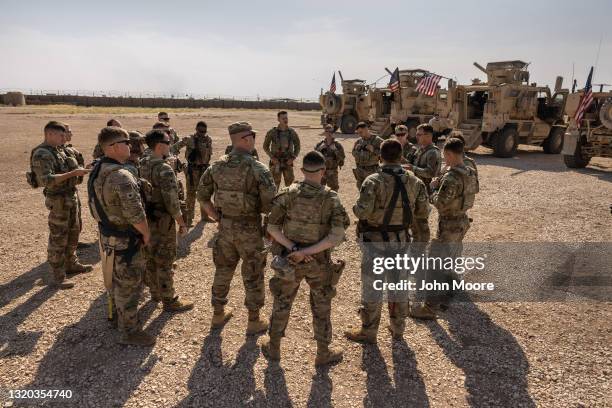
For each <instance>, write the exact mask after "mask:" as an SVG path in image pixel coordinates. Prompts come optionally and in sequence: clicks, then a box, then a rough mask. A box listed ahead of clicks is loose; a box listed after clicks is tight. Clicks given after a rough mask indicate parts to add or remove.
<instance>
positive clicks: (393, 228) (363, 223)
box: [345, 139, 430, 344]
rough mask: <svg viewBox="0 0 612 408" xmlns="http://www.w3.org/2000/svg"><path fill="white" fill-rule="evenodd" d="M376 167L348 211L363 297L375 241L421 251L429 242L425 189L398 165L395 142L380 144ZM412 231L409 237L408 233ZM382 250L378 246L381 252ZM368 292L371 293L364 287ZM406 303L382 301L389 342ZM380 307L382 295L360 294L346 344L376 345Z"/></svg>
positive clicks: (399, 330)
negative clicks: (354, 222)
mask: <svg viewBox="0 0 612 408" xmlns="http://www.w3.org/2000/svg"><path fill="white" fill-rule="evenodd" d="M380 152H381V158H382V167H381V168H380V170H378V171H377V172H376V173H374V174H371V175H369V176H368V177H367V178H366V179H365V181H364V182H363V185H362V186H361V190H360V193H359V199H358V200H357V203H356V204H355V206H354V207H353V212H354V213H355V215H356V216H357V218H359V223H358V227H357V232H358V236H359V238H360V240H361V242H362V243H371V244H367V245H368V246H367V247H366V246H365V244H364V245H362V249H363V250H364V255H363V259H362V263H361V274H362V279H364V281H363V282H362V287H363V288H364V289H363V293H366V292H365V291H366V290H368V289H367V286H369V287H370V288H371V285H368V283H369V282H368V280H369V278H371V274H372V255H371V253H370V252H371V251H373V250H374V249H375V248H374V247H373V245H374V244H375V243H385V244H384V245H389V243H392V244H393V245H396V246H399V248H398V249H401V248H408V244H407V243H410V242H411V240H412V241H413V242H416V243H419V244H417V245H415V246H417V247H421V248H420V249H424V248H423V247H424V245H425V244H426V243H427V242H428V241H429V226H428V224H427V219H428V217H429V211H430V207H429V203H428V201H427V192H426V189H425V185H424V184H423V182H422V181H420V180H419V179H418V178H417V177H415V176H414V175H413V174H412V173H411V172H406V171H405V170H404V169H403V168H402V166H401V164H400V163H401V157H402V146H401V144H400V143H399V142H398V141H397V140H393V139H389V140H385V141H384V142H383V143H382V144H381V149H380ZM409 231H412V239H411V236H410V232H409ZM383 249H384V248H383ZM370 293H371V289H370ZM408 307H409V304H408V299H407V297H405V298H404V299H399V301H395V300H390V301H389V302H388V308H389V318H390V320H391V324H390V325H389V327H388V329H389V331H390V332H391V334H392V336H393V338H394V339H401V338H402V336H403V333H404V328H405V319H406V316H407V314H408ZM381 309H382V293H381V292H376V293H373V294H371V295H370V296H364V295H362V300H361V307H360V309H359V315H360V317H361V328H360V329H354V330H350V331H346V332H345V336H346V337H347V338H348V339H349V340H351V341H357V342H364V343H372V344H373V343H376V335H377V333H378V326H379V324H380V317H381Z"/></svg>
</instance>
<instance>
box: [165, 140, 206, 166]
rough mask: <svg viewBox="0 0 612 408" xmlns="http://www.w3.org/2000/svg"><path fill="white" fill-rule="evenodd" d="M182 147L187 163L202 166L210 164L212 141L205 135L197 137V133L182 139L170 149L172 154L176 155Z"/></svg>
mask: <svg viewBox="0 0 612 408" xmlns="http://www.w3.org/2000/svg"><path fill="white" fill-rule="evenodd" d="M183 147H186V149H185V159H186V160H187V163H191V164H197V165H204V164H208V163H209V162H210V158H211V156H212V139H211V137H210V136H209V135H208V133H207V134H205V135H199V134H197V133H195V134H193V135H191V136H187V137H184V138H183V139H182V140H180V141H179V142H178V143H176V144H173V145H172V147H171V151H172V153H174V154H176V155H178V153H179V152H180V151H181V149H182V148H183Z"/></svg>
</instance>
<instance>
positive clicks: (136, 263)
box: [100, 235, 147, 333]
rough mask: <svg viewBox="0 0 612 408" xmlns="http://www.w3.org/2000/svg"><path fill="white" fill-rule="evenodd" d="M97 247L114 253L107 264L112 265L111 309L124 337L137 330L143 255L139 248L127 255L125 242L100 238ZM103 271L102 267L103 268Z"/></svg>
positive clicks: (144, 265)
mask: <svg viewBox="0 0 612 408" xmlns="http://www.w3.org/2000/svg"><path fill="white" fill-rule="evenodd" d="M100 241H101V247H102V248H106V247H111V248H113V249H114V252H112V255H111V257H110V258H107V259H108V262H111V264H112V268H113V269H112V289H111V290H110V294H111V299H112V302H113V306H114V309H115V310H116V312H117V318H118V327H119V331H121V332H124V333H129V332H133V331H135V330H137V329H138V326H139V322H138V301H139V300H140V294H141V285H142V281H143V276H144V272H145V267H146V262H147V260H146V255H145V252H144V249H143V248H142V247H141V246H140V245H139V247H138V248H137V249H136V252H135V253H134V254H127V253H125V252H123V251H126V250H127V248H128V242H129V239H128V238H118V237H106V236H104V235H100ZM103 267H104V266H103Z"/></svg>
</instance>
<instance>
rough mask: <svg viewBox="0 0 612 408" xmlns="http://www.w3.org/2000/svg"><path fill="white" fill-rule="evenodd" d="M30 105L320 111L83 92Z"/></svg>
mask: <svg viewBox="0 0 612 408" xmlns="http://www.w3.org/2000/svg"><path fill="white" fill-rule="evenodd" d="M25 100H26V104H27V105H52V104H68V105H77V106H126V107H138V108H226V109H276V110H282V109H288V110H320V109H321V106H320V105H319V104H318V103H317V102H297V101H296V102H294V101H241V100H233V99H170V98H131V97H106V96H83V95H25Z"/></svg>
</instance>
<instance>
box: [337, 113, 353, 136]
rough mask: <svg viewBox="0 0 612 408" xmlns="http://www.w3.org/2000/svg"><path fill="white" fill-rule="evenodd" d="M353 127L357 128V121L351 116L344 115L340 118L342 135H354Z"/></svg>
mask: <svg viewBox="0 0 612 408" xmlns="http://www.w3.org/2000/svg"><path fill="white" fill-rule="evenodd" d="M355 127H357V119H356V118H355V117H354V116H353V115H344V116H343V117H342V123H341V124H340V130H341V131H342V133H344V134H347V135H352V134H353V133H355Z"/></svg>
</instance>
